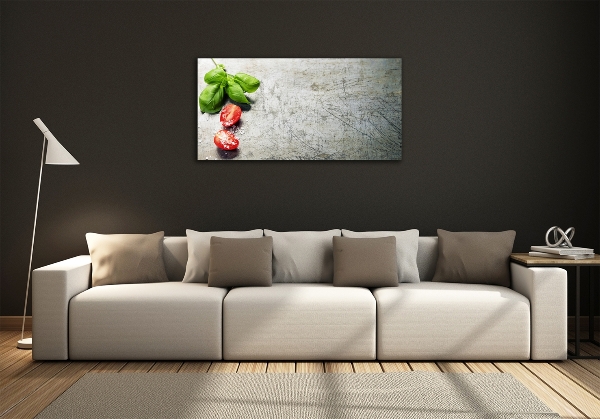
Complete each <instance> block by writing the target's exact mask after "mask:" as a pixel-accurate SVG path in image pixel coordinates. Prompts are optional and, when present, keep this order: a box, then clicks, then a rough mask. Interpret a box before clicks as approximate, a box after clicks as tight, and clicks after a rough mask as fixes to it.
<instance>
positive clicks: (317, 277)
mask: <svg viewBox="0 0 600 419" xmlns="http://www.w3.org/2000/svg"><path fill="white" fill-rule="evenodd" d="M340 235H341V231H340V230H328V231H286V232H278V231H272V230H265V236H271V237H273V282H304V283H307V282H329V283H331V282H332V281H333V243H332V237H333V236H340Z"/></svg>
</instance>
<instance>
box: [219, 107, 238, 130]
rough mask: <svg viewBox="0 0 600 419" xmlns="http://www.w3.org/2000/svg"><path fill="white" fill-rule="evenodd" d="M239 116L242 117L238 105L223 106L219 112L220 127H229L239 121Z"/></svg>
mask: <svg viewBox="0 0 600 419" xmlns="http://www.w3.org/2000/svg"><path fill="white" fill-rule="evenodd" d="M240 116H242V108H240V107H239V106H238V105H234V104H233V103H230V104H228V105H225V106H224V107H223V109H222V110H221V116H220V119H221V125H223V126H224V127H226V128H227V127H230V126H232V125H233V124H235V123H236V122H237V121H239V120H240Z"/></svg>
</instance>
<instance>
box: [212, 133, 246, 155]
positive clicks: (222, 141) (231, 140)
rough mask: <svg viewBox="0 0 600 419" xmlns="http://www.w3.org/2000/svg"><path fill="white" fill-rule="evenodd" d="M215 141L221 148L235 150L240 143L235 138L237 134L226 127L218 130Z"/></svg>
mask: <svg viewBox="0 0 600 419" xmlns="http://www.w3.org/2000/svg"><path fill="white" fill-rule="evenodd" d="M214 141H215V145H216V146H217V147H219V148H220V149H221V150H235V149H236V148H238V146H239V145H240V141H239V140H238V139H237V138H235V135H233V134H232V133H230V132H229V131H225V130H224V129H222V130H220V131H217V133H216V134H215V139H214Z"/></svg>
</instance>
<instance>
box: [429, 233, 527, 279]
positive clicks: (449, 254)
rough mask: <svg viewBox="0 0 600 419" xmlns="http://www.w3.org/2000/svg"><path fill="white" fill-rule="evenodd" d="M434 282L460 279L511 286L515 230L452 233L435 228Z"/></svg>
mask: <svg viewBox="0 0 600 419" xmlns="http://www.w3.org/2000/svg"><path fill="white" fill-rule="evenodd" d="M437 232H438V261H437V265H436V268H435V275H434V276H433V279H432V281H434V282H463V283H470V284H490V285H502V286H505V287H510V262H509V260H510V254H511V252H512V248H513V243H514V241H515V235H516V232H515V231H514V230H508V231H500V232H481V231H469V232H451V231H446V230H442V229H438V231H437Z"/></svg>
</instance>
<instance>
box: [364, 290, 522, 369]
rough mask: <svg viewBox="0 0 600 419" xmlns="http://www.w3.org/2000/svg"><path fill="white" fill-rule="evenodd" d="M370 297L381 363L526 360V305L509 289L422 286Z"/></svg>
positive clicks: (384, 292)
mask: <svg viewBox="0 0 600 419" xmlns="http://www.w3.org/2000/svg"><path fill="white" fill-rule="evenodd" d="M373 295H374V296H375V299H376V300H377V358H378V359H380V360H400V359H402V360H432V359H435V360H455V361H456V360H522V359H529V348H530V307H529V300H528V299H527V298H526V297H524V296H523V295H521V294H519V293H517V292H516V291H513V290H511V289H510V288H506V287H500V286H495V285H482V284H453V283H443V282H421V283H419V284H400V285H399V286H398V287H394V288H379V289H376V290H374V291H373Z"/></svg>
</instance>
